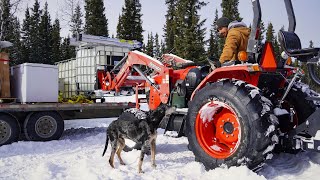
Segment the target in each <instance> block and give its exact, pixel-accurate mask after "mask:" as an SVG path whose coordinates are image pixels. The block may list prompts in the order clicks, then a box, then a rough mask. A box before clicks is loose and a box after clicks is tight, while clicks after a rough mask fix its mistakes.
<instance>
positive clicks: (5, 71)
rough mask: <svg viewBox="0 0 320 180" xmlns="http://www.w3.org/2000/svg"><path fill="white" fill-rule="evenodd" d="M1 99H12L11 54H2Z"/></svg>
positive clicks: (0, 59)
mask: <svg viewBox="0 0 320 180" xmlns="http://www.w3.org/2000/svg"><path fill="white" fill-rule="evenodd" d="M0 97H1V98H10V97H11V95H10V71H9V54H8V53H5V52H0Z"/></svg>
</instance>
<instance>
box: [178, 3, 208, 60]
mask: <svg viewBox="0 0 320 180" xmlns="http://www.w3.org/2000/svg"><path fill="white" fill-rule="evenodd" d="M205 5H206V3H205V2H203V1H199V0H192V1H190V0H179V1H178V4H177V11H176V13H177V14H176V18H177V19H176V25H177V26H176V27H177V28H176V33H175V36H176V38H175V41H174V48H175V52H176V54H177V55H178V56H181V57H182V58H185V59H190V60H193V61H195V62H203V61H205V60H206V52H205V49H204V44H205V42H204V36H205V31H206V28H203V26H204V23H205V21H206V20H202V21H201V20H200V15H199V13H198V12H199V11H200V10H201V8H202V7H203V6H205Z"/></svg>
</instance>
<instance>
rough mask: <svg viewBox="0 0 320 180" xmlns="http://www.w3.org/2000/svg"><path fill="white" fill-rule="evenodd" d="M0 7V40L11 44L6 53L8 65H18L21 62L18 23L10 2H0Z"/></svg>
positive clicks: (4, 0)
mask: <svg viewBox="0 0 320 180" xmlns="http://www.w3.org/2000/svg"><path fill="white" fill-rule="evenodd" d="M0 6H1V7H0V8H1V11H0V40H3V41H9V42H11V43H13V46H12V47H9V48H8V49H7V50H6V51H8V53H9V56H10V57H9V59H10V64H11V65H14V64H18V63H19V61H21V49H20V48H21V43H20V23H19V20H18V19H17V18H16V17H15V16H14V15H13V14H12V12H11V8H12V4H11V2H10V0H1V5H0Z"/></svg>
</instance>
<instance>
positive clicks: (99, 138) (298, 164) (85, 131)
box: [0, 118, 320, 180]
mask: <svg viewBox="0 0 320 180" xmlns="http://www.w3.org/2000/svg"><path fill="white" fill-rule="evenodd" d="M114 119H115V118H111V119H91V120H77V121H66V122H65V124H66V126H65V128H66V131H65V133H64V135H63V137H62V138H61V139H60V140H59V141H51V142H17V143H14V144H11V145H6V146H2V147H0V179H4V180H13V179H14V180H15V179H19V180H23V179H26V180H38V179H39V180H47V179H58V180H60V179H63V180H64V179H67V180H82V179H86V180H87V179H90V180H95V179H104V180H105V179H117V180H118V179H126V180H127V179H166V180H167V179H168V180H170V179H178V180H180V179H223V180H227V179H232V180H234V179H245V180H250V179H252V180H258V179H279V180H282V179H283V180H287V179H308V180H309V179H314V180H316V179H319V173H320V153H319V154H317V153H312V152H308V153H300V154H297V155H290V154H279V155H276V156H275V157H274V158H273V160H271V161H269V162H267V165H266V166H265V167H264V168H263V169H262V170H261V171H260V172H259V173H258V174H257V173H254V172H252V171H250V170H249V169H248V168H246V167H232V168H230V169H227V168H218V169H215V170H211V171H205V169H204V167H203V165H201V164H200V163H198V162H195V161H194V155H193V154H192V152H191V151H188V148H187V138H185V137H183V138H172V137H168V136H164V135H163V134H162V133H163V130H161V129H160V130H159V136H158V139H157V155H156V162H157V165H158V166H157V168H156V169H152V168H151V163H150V156H148V157H146V158H145V161H144V164H143V165H142V168H143V170H144V172H145V173H144V174H138V173H137V170H138V169H137V165H138V156H139V151H136V150H134V151H132V152H127V153H126V152H124V153H123V155H122V157H123V159H124V161H125V162H126V164H127V165H126V166H120V164H119V161H118V159H117V158H116V159H115V166H116V168H115V169H112V168H111V167H110V165H109V164H108V158H109V155H110V146H109V148H108V150H107V153H106V155H105V156H104V157H102V156H101V155H102V151H103V148H104V144H105V129H106V127H107V126H108V124H110V122H111V121H112V120H114ZM128 145H132V142H131V143H130V142H129V143H128Z"/></svg>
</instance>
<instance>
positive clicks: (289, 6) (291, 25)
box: [284, 0, 296, 32]
mask: <svg viewBox="0 0 320 180" xmlns="http://www.w3.org/2000/svg"><path fill="white" fill-rule="evenodd" d="M284 3H285V5H286V10H287V14H288V20H289V27H288V31H289V32H294V31H295V30H296V16H295V14H294V10H293V6H292V2H291V0H284Z"/></svg>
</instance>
